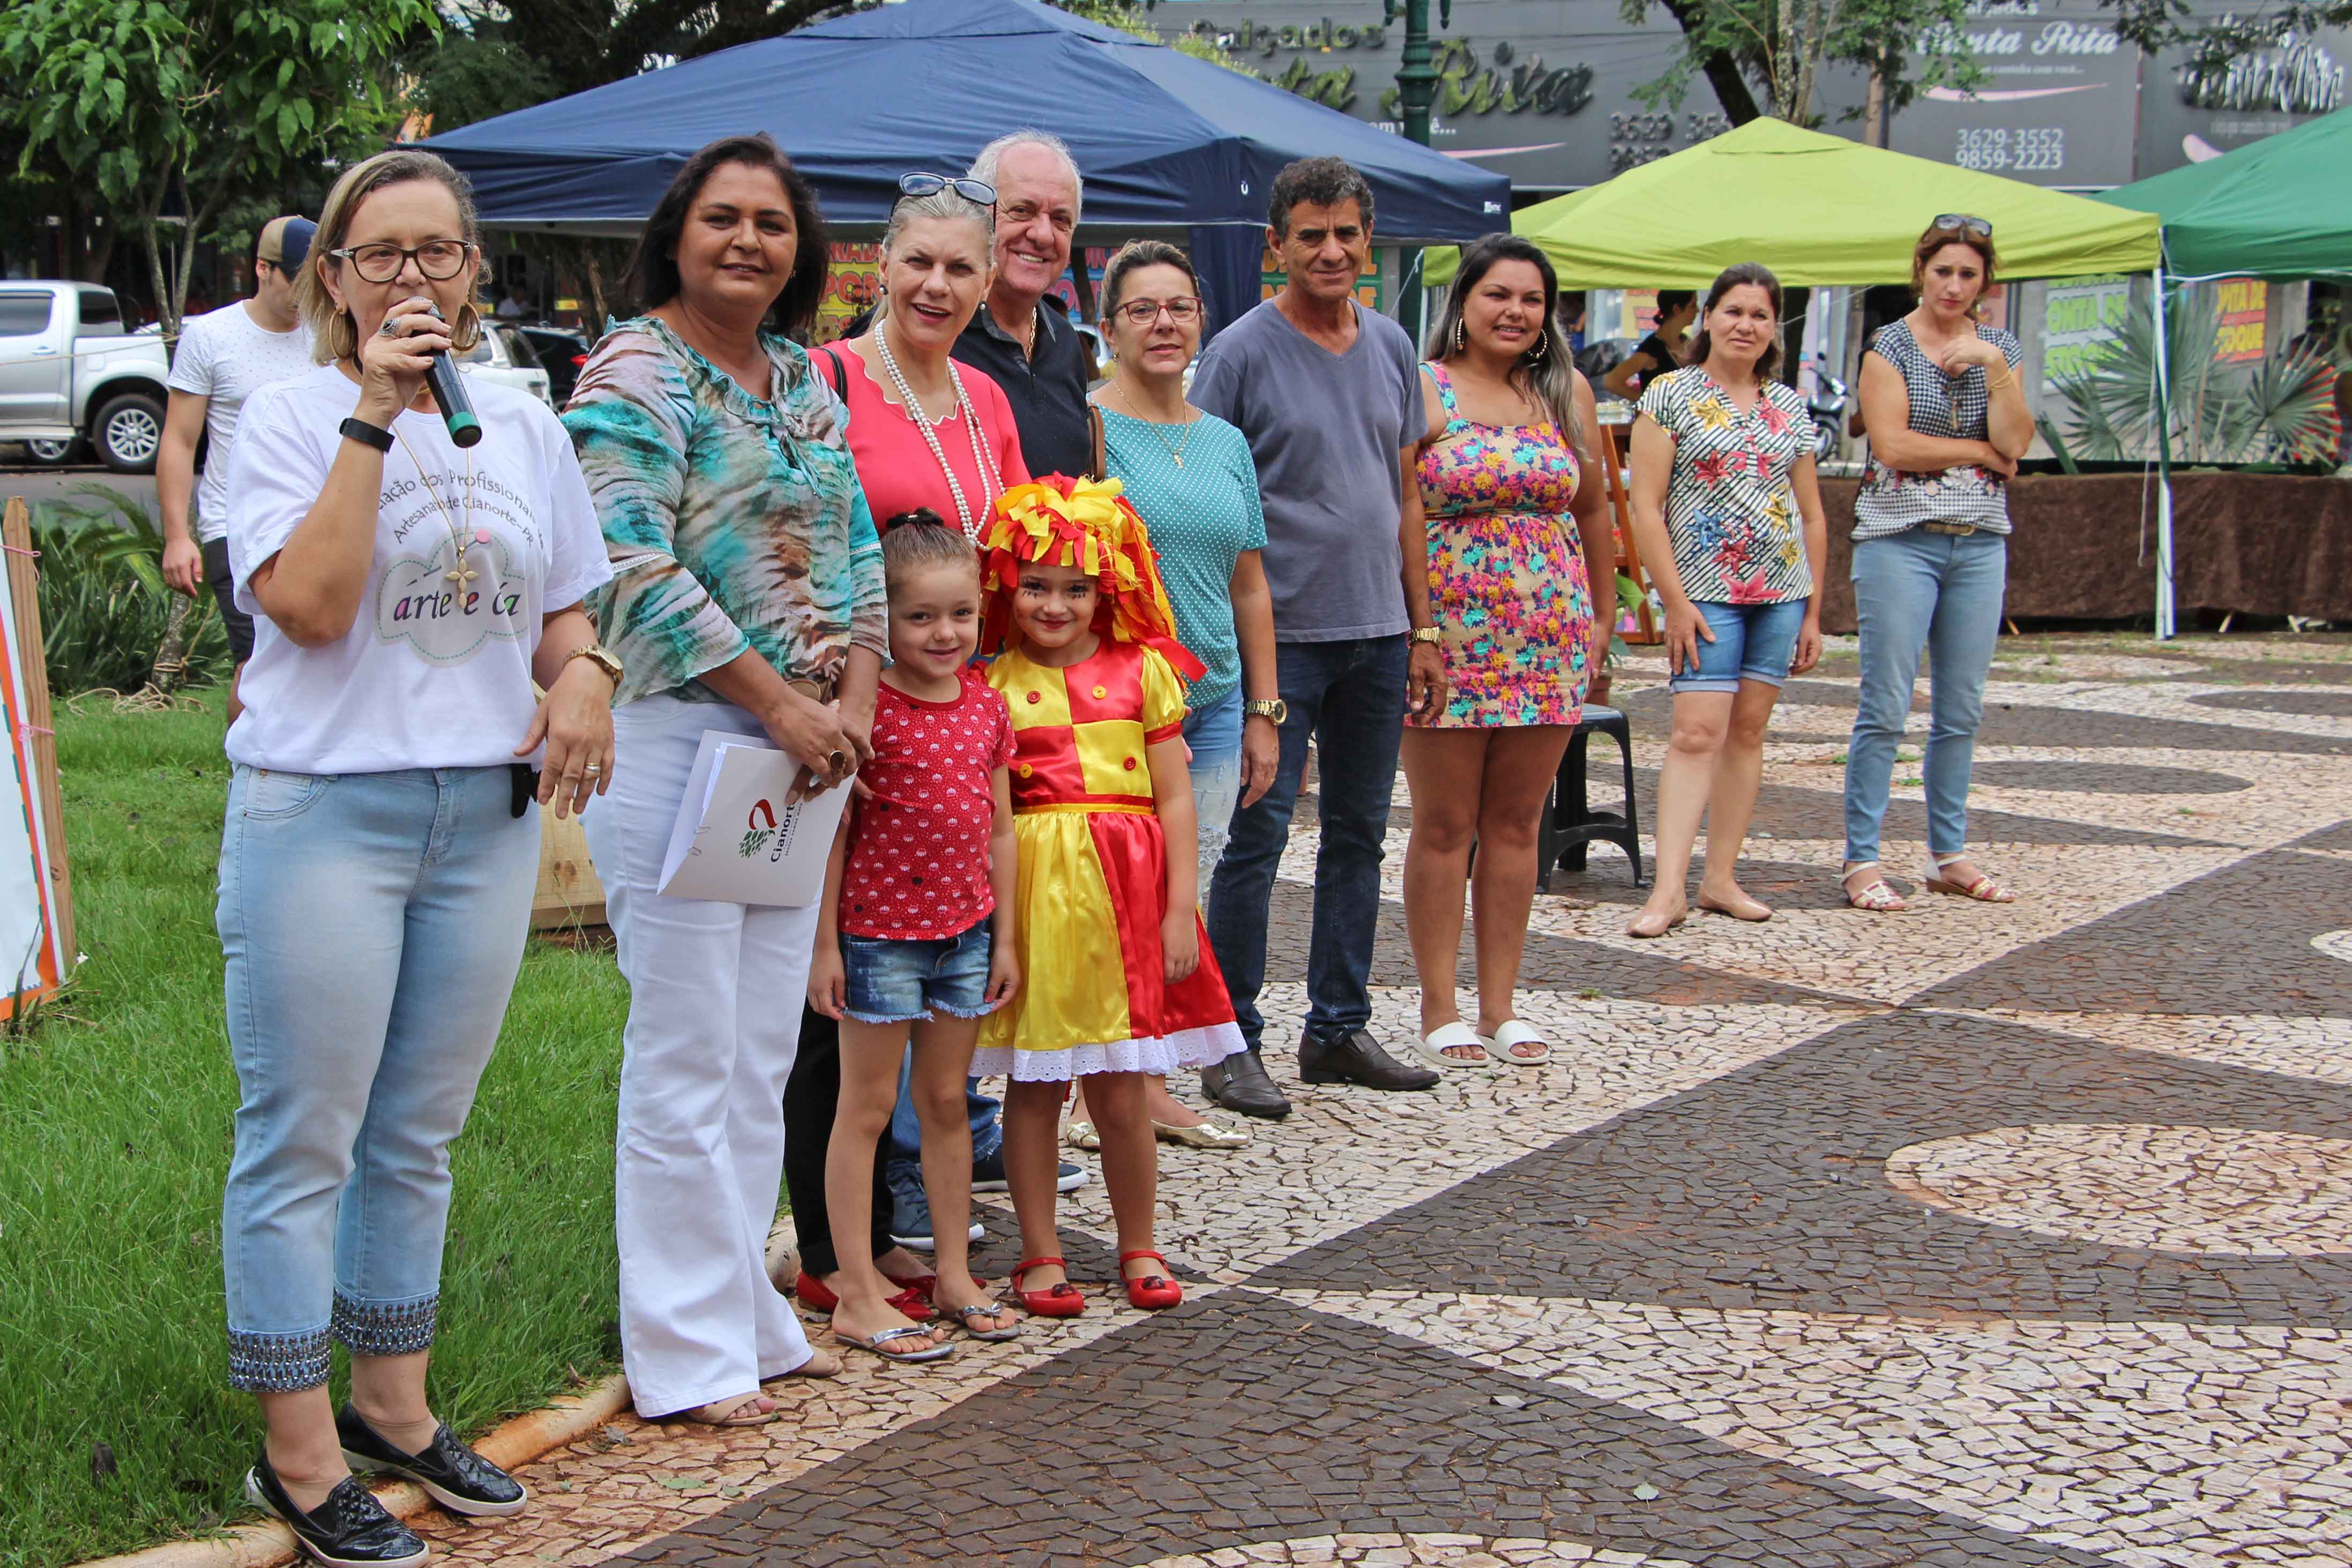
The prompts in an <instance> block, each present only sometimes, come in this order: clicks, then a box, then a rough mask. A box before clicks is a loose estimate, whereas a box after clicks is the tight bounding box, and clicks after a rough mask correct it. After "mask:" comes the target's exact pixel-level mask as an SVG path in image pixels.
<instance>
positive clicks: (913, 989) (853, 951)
mask: <svg viewBox="0 0 2352 1568" xmlns="http://www.w3.org/2000/svg"><path fill="white" fill-rule="evenodd" d="M988 927H989V922H988V921H987V920H984V919H983V920H982V921H980V923H979V924H977V925H975V926H973V927H972V928H971V930H969V931H964V932H963V933H961V935H958V936H947V937H935V938H930V939H927V940H921V941H913V942H908V941H901V940H899V939H898V938H896V937H880V936H853V935H851V934H850V933H849V932H847V931H844V932H842V933H841V963H842V968H843V969H844V970H845V972H846V973H847V976H848V991H849V1005H848V1006H847V1008H846V1009H845V1011H846V1012H847V1013H848V1015H849V1016H851V1017H853V1018H855V1019H856V1020H857V1021H858V1022H859V1023H861V1024H904V1023H908V1022H911V1021H914V1020H917V1019H923V1018H929V1017H931V1016H934V1015H935V1014H940V1013H945V1014H949V1015H950V1016H954V1017H958V1018H977V1017H980V1016H983V1015H984V1014H986V1013H987V1012H988V956H989V945H990V943H989V929H988Z"/></svg>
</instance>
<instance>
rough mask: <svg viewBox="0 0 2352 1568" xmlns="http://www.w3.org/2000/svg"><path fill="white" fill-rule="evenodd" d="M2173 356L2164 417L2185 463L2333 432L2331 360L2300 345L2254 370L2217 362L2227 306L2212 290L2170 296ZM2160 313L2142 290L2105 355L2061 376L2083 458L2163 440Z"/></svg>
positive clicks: (2286, 445) (2246, 458)
mask: <svg viewBox="0 0 2352 1568" xmlns="http://www.w3.org/2000/svg"><path fill="white" fill-rule="evenodd" d="M2164 327H2165V332H2164V342H2165V359H2166V363H2168V366H2169V367H2170V369H2171V372H2172V377H2171V386H2170V394H2171V395H2170V398H2169V400H2168V404H2167V405H2166V412H2167V414H2168V416H2169V417H2168V418H2167V419H2165V420H2164V421H2163V423H2164V425H2165V427H2166V429H2167V432H2168V435H2169V436H2170V437H2171V449H2172V459H2173V461H2175V462H2178V463H2231V462H2237V463H2243V462H2255V461H2260V460H2263V459H2265V458H2280V457H2289V458H2295V459H2300V458H2302V457H2304V456H2305V455H2306V454H2312V455H2315V454H2316V453H2317V451H2318V449H2319V448H2320V447H2322V446H2323V445H2324V444H2325V443H2326V440H2327V439H2328V437H2327V435H2326V429H2327V424H2328V418H2327V416H2328V412H2329V408H2330V399H2331V398H2332V396H2333V395H2334V387H2335V378H2334V376H2333V374H2330V367H2329V365H2328V364H2327V363H2326V360H2324V359H2323V358H2321V357H2320V356H2319V355H2317V354H2315V353H2312V352H2310V351H2309V350H2307V349H2303V348H2297V349H2295V350H2294V351H2292V352H2290V353H2287V354H2285V355H2283V356H2281V357H2280V358H2278V359H2276V360H2267V361H2264V362H2263V363H2260V364H2258V365H2256V366H2254V367H2253V368H2252V369H2251V370H2248V369H2244V368H2241V367H2238V366H2235V365H2228V364H2221V363H2216V362H2215V353H2216V350H2217V349H2218V347H2219V344H2220V339H2221V311H2220V308H2219V305H2218V303H2217V301H2216V299H2215V296H2214V294H2213V292H2212V291H2211V290H2210V289H2184V290H2182V291H2180V292H2179V293H2177V294H2173V295H2169V296H2168V309H2167V310H2166V312H2165V323H2164ZM2157 380H2158V377H2157V357H2156V312H2155V309H2154V307H2153V305H2152V303H2151V301H2150V299H2149V297H2147V296H2144V295H2139V294H2135V295H2134V296H2133V298H2132V301H2131V306H2130V308H2129V310H2127V311H2126V314H2125V317H2124V320H2123V322H2122V324H2121V328H2120V330H2119V331H2117V333H2116V337H2115V339H2114V341H2113V342H2112V343H2111V344H2110V346H2109V347H2108V350H2107V353H2106V355H2105V358H2103V359H2101V360H2099V361H2098V362H2096V363H2094V364H2091V365H2089V366H2087V367H2085V368H2084V369H2081V370H2076V371H2072V372H2069V373H2067V374H2063V375H2059V376H2056V377H2054V378H2053V382H2054V384H2055V385H2056V386H2057V388H2058V392H2059V395H2060V396H2061V397H2062V398H2063V399H2064V401H2065V403H2066V405H2067V409H2066V412H2067V415H2068V416H2069V427H2068V429H2067V432H2066V442H2067V446H2068V447H2069V448H2070V449H2071V450H2072V452H2073V453H2074V456H2075V457H2077V458H2090V459H2094V460H2105V461H2111V462H2112V461H2130V460H2134V459H2140V458H2147V457H2150V456H2152V455H2153V454H2154V453H2155V451H2156V447H2157V431H2158V412H2157V410H2158V400H2157V390H2158V387H2157Z"/></svg>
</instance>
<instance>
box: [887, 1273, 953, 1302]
mask: <svg viewBox="0 0 2352 1568" xmlns="http://www.w3.org/2000/svg"><path fill="white" fill-rule="evenodd" d="M882 1278H883V1279H887V1280H888V1281H890V1283H891V1284H893V1285H896V1286H898V1287H899V1288H900V1294H902V1295H907V1296H919V1297H921V1298H922V1299H923V1300H926V1301H928V1300H930V1299H931V1292H932V1291H934V1290H936V1289H939V1285H940V1277H939V1276H938V1275H936V1274H909V1275H907V1276H906V1277H905V1278H903V1279H902V1278H900V1277H899V1276H898V1275H896V1274H885V1275H883V1276H882ZM894 1305H895V1303H894Z"/></svg>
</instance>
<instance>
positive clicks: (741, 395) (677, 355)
mask: <svg viewBox="0 0 2352 1568" xmlns="http://www.w3.org/2000/svg"><path fill="white" fill-rule="evenodd" d="M761 342H762V345H763V346H764V347H765V348H766V349H767V352H768V362H769V363H770V365H771V366H772V382H771V388H772V396H771V397H769V398H759V397H754V396H752V395H751V394H750V393H749V392H747V391H746V390H744V388H743V387H742V386H740V385H739V384H737V383H736V382H735V380H734V379H733V378H732V377H731V376H730V375H728V374H727V373H726V372H725V371H722V370H720V369H719V367H718V366H716V365H714V364H712V363H710V362H709V360H706V359H704V358H703V357H702V356H701V355H700V354H698V353H695V352H694V350H693V349H691V348H689V347H688V346H687V344H686V343H685V342H681V341H680V340H679V339H678V337H677V334H676V333H675V332H673V331H670V329H669V328H668V327H667V325H666V324H664V323H663V322H662V321H659V320H658V319H656V318H655V317H651V316H640V317H638V318H637V319H635V321H624V322H621V323H619V324H618V325H615V326H614V327H613V328H612V329H611V330H610V331H607V332H606V333H605V334H604V341H603V342H599V343H598V344H597V345H596V350H595V352H594V353H592V354H591V355H589V358H588V363H587V365H586V366H585V368H583V370H582V371H581V373H580V383H579V385H578V386H577V387H576V388H575V389H574V390H573V392H572V402H571V405H570V406H569V407H568V408H567V409H566V410H565V412H564V416H563V423H564V425H565V426H567V427H568V428H569V429H570V430H571V432H572V447H573V449H574V450H575V451H577V452H578V454H579V457H580V467H581V469H582V471H583V473H585V474H586V476H587V479H588V489H589V493H590V495H591V496H593V498H594V500H595V503H596V515H597V518H598V520H599V521H601V522H602V523H603V525H604V543H605V548H606V550H607V552H609V553H610V554H611V556H612V561H613V581H612V582H611V583H610V584H606V585H605V586H604V587H602V588H600V589H598V590H596V591H595V592H594V593H592V594H591V595H589V596H588V601H587V608H588V612H589V614H590V616H593V618H594V620H595V622H596V632H597V636H598V637H600V638H601V639H602V640H603V641H604V645H605V646H606V647H609V648H611V649H612V650H613V652H614V655H615V657H617V658H619V659H620V660H621V662H622V664H623V665H624V666H625V667H626V668H627V670H628V679H626V680H625V682H624V683H623V685H622V687H621V689H620V690H619V691H618V692H616V693H614V700H615V701H618V702H629V701H634V700H636V699H637V698H640V697H645V696H649V695H651V694H653V693H656V692H669V693H671V694H672V695H674V696H677V697H680V698H683V699H686V700H688V701H697V702H718V701H723V700H725V699H723V698H721V697H720V696H719V694H718V693H717V692H716V691H713V690H711V689H709V687H707V686H705V685H703V684H702V682H701V681H700V680H698V679H696V678H697V677H698V676H700V675H702V674H703V673H705V672H706V671H709V670H712V669H716V668H719V666H720V665H722V664H726V663H729V662H730V661H731V660H733V659H735V658H738V657H739V656H740V655H741V654H743V653H745V652H746V651H752V650H756V651H757V652H758V653H759V655H760V657H761V658H764V659H766V660H767V661H768V663H769V664H771V665H772V666H773V667H774V668H775V669H776V671H777V673H779V674H781V675H782V676H783V677H784V678H785V679H787V680H809V681H818V682H823V681H827V680H832V679H838V677H839V676H840V674H841V671H842V668H843V666H844V665H845V663H846V662H847V660H848V657H849V650H850V648H851V647H866V648H872V649H873V650H874V651H875V652H876V653H877V654H880V655H884V656H885V657H887V653H888V648H889V617H888V612H887V608H886V606H885V602H884V598H883V590H882V545H881V542H880V540H879V539H877V537H876V534H875V531H874V519H873V515H872V514H871V513H870V512H868V511H867V510H866V492H865V491H864V490H863V489H861V488H860V487H859V485H858V482H857V470H856V467H855V466H854V465H853V464H852V463H851V461H850V457H849V448H848V446H847V445H846V443H845V439H844V432H845V429H846V428H847V424H848V412H847V410H845V408H843V406H842V405H841V400H840V399H839V398H837V397H835V395H834V393H833V389H832V388H831V387H830V386H827V385H826V384H824V381H823V379H822V378H821V377H819V376H817V375H815V374H814V373H813V372H812V371H811V370H810V367H809V360H808V355H807V353H804V352H803V350H802V349H800V348H799V347H798V346H797V345H795V344H793V343H791V342H786V341H784V340H783V339H782V338H777V337H763V338H762V339H761Z"/></svg>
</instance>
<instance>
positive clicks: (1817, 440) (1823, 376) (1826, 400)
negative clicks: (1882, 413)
mask: <svg viewBox="0 0 2352 1568" xmlns="http://www.w3.org/2000/svg"><path fill="white" fill-rule="evenodd" d="M1811 368H1812V373H1813V395H1811V397H1808V398H1807V399H1805V412H1806V413H1808V414H1810V415H1811V416H1812V417H1813V459H1814V460H1815V461H1816V462H1823V463H1825V462H1828V461H1829V460H1830V459H1831V458H1834V457H1836V456H1837V449H1838V437H1839V436H1841V435H1842V434H1843V432H1844V430H1845V411H1846V405H1847V404H1848V403H1849V402H1850V401H1851V399H1852V395H1851V393H1849V391H1848V390H1847V387H1846V384H1845V383H1844V382H1843V381H1840V380H1839V379H1838V378H1837V377H1836V376H1833V375H1832V374H1830V362H1829V356H1828V355H1827V354H1815V355H1814V356H1813V358H1812V365H1811Z"/></svg>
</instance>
